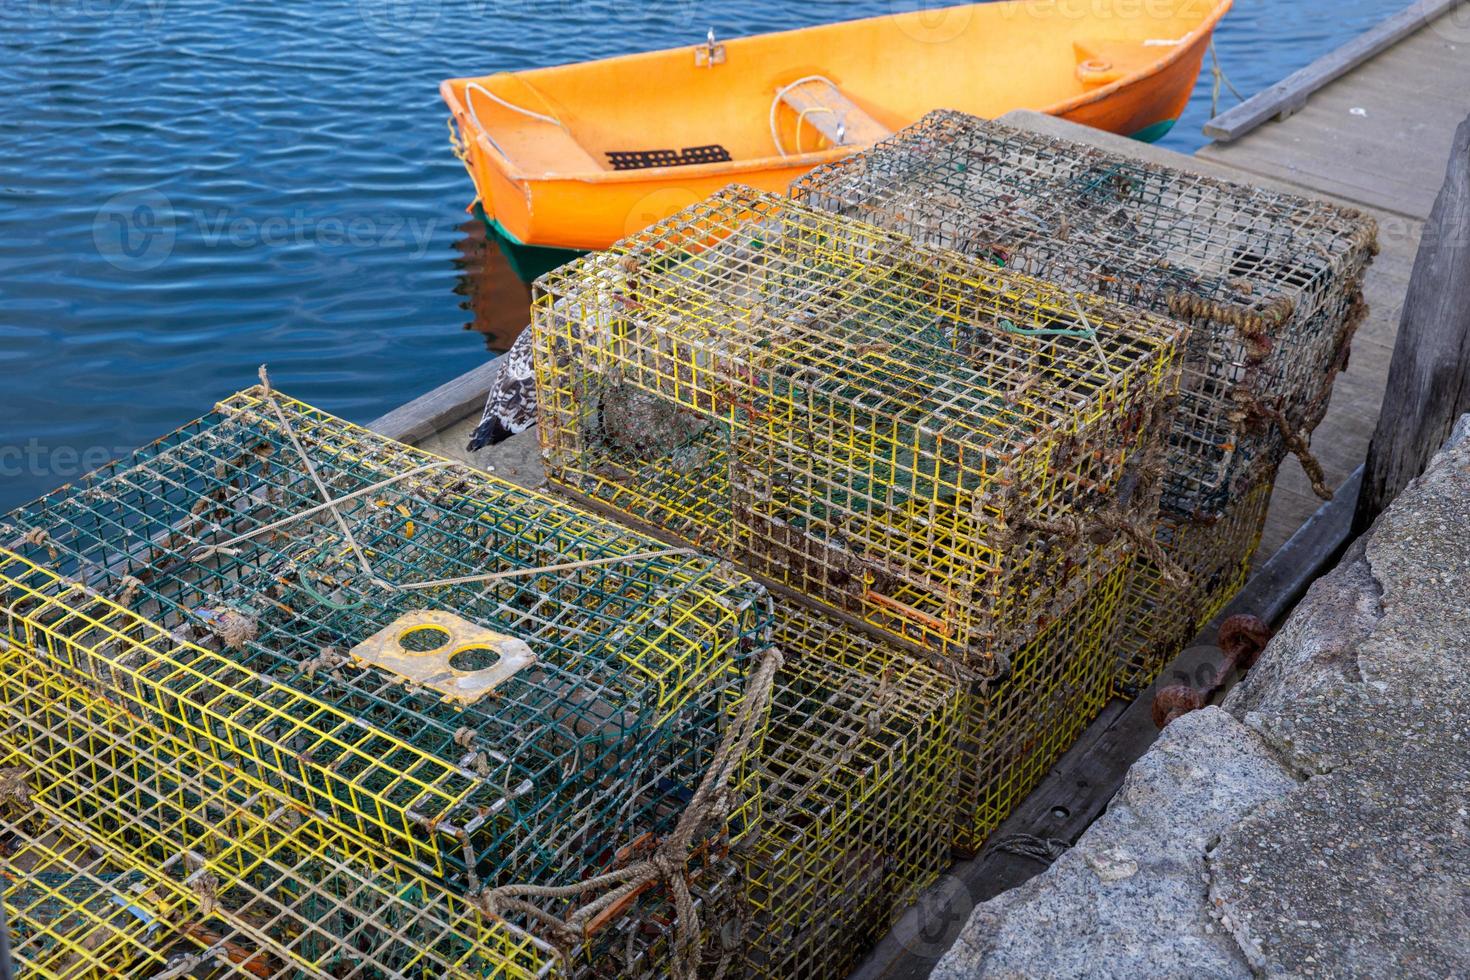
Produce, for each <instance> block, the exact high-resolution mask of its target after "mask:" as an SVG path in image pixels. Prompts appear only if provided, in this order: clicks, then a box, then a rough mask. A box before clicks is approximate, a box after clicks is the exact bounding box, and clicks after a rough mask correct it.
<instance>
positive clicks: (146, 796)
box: [0, 647, 557, 980]
mask: <svg viewBox="0 0 1470 980" xmlns="http://www.w3.org/2000/svg"><path fill="white" fill-rule="evenodd" d="M0 667H3V670H0V740H3V746H4V748H3V750H0V756H3V758H0V779H3V780H4V783H3V786H4V789H3V791H0V834H3V846H4V848H5V851H6V864H5V871H4V874H5V876H6V877H7V879H9V880H7V882H6V892H5V901H6V906H7V911H8V913H9V924H10V935H11V944H12V949H11V952H12V955H13V956H14V957H15V959H16V962H17V963H18V964H19V965H20V967H21V975H22V976H27V977H30V976H36V977H44V978H48V980H50V978H55V980H61V978H79V977H104V976H105V977H140V978H141V977H153V978H157V977H183V976H188V977H233V976H238V977H257V978H277V977H280V978H286V977H300V976H323V975H325V976H342V977H346V976H354V977H389V976H404V977H406V976H420V977H450V976H452V977H465V978H469V977H486V976H500V977H509V978H518V980H520V978H526V980H529V978H532V977H544V976H548V975H550V974H551V972H552V971H553V969H555V967H556V962H557V961H556V958H555V956H554V954H553V951H552V950H551V949H550V948H549V947H548V946H546V945H545V944H543V943H540V942H538V941H537V940H536V939H534V938H533V937H532V936H530V935H529V934H527V933H525V932H523V931H522V930H520V929H518V928H516V927H515V926H514V925H511V924H510V923H507V922H504V921H501V920H496V919H493V918H490V917H487V916H486V915H484V914H483V913H482V912H481V911H480V910H478V909H477V908H475V907H474V906H473V905H472V904H471V903H469V902H467V901H466V900H464V899H463V898H462V897H460V896H458V895H456V894H455V893H453V892H451V891H448V890H446V889H444V888H442V887H441V886H439V885H438V884H436V883H435V882H433V881H431V880H430V879H428V878H426V877H424V876H421V875H418V874H415V873H414V872H412V871H410V870H408V869H406V868H404V867H403V866H402V865H401V864H399V863H398V862H396V861H393V860H391V859H390V858H387V857H385V856H384V855H382V854H381V853H380V852H379V851H378V850H377V849H376V848H374V847H372V846H370V845H368V844H367V843H366V842H364V841H363V840H361V839H360V838H357V837H355V836H354V835H349V834H344V833H343V832H342V831H341V830H340V829H337V828H335V827H333V826H332V825H331V824H330V823H327V822H325V821H322V820H320V819H319V818H317V817H315V816H313V815H312V814H310V813H309V812H307V811H304V810H303V809H301V808H300V807H299V805H298V804H296V803H295V802H294V801H292V800H290V799H289V798H288V797H286V796H284V795H281V794H279V793H275V792H271V791H269V790H262V789H261V788H260V787H259V786H258V785H256V784H254V783H252V782H251V781H249V780H247V779H245V778H243V777H242V775H241V774H240V773H239V772H238V771H237V770H235V769H233V768H232V767H230V766H227V765H224V764H222V763H220V762H219V761H218V760H217V759H214V758H211V757H209V756H205V755H202V754H200V753H198V752H195V751H193V750H192V749H190V748H189V747H188V746H187V745H186V744H185V743H183V742H181V741H179V740H177V739H175V738H173V737H172V736H169V735H167V734H166V733H164V732H162V731H160V730H158V729H155V728H152V727H151V726H149V725H147V724H146V723H144V722H141V721H140V720H139V719H137V718H136V717H134V716H133V715H131V714H129V713H128V712H127V711H125V710H123V709H122V708H120V707H119V706H117V705H115V704H113V703H112V702H110V701H108V700H106V699H105V698H103V697H101V696H100V695H99V694H98V693H96V692H94V691H92V690H89V689H88V687H87V686H84V685H82V684H79V683H76V682H75V681H73V680H70V679H67V678H65V677H63V676H62V675H61V674H59V673H56V672H54V671H52V670H51V669H50V668H49V667H46V666H45V665H43V664H42V663H41V662H40V661H39V660H37V659H35V658H34V657H32V656H31V655H30V654H29V653H28V652H27V651H24V650H22V649H20V648H18V647H9V648H8V649H7V650H6V651H5V652H4V653H3V654H0Z"/></svg>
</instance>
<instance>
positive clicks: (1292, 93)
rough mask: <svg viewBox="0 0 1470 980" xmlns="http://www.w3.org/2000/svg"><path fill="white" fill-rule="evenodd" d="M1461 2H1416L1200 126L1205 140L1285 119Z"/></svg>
mask: <svg viewBox="0 0 1470 980" xmlns="http://www.w3.org/2000/svg"><path fill="white" fill-rule="evenodd" d="M1463 2H1465V0H1418V2H1417V3H1415V4H1413V5H1412V6H1410V7H1408V8H1406V9H1404V10H1401V11H1400V12H1398V13H1397V14H1394V15H1393V16H1392V17H1389V18H1388V19H1387V20H1385V21H1384V22H1383V23H1381V24H1379V25H1378V26H1377V27H1375V28H1373V29H1372V30H1370V31H1367V32H1365V33H1363V34H1361V35H1359V36H1358V37H1356V38H1354V39H1353V40H1351V41H1349V42H1348V43H1347V44H1344V45H1343V46H1342V47H1340V48H1337V49H1336V50H1335V51H1332V52H1331V53H1329V54H1327V55H1324V56H1323V57H1321V58H1318V59H1317V60H1316V61H1314V62H1312V63H1311V64H1310V65H1308V66H1307V67H1305V68H1303V69H1302V70H1301V71H1298V72H1295V73H1293V74H1291V75H1288V76H1287V77H1286V78H1284V79H1282V80H1281V81H1280V82H1277V83H1276V84H1275V85H1273V86H1271V87H1270V88H1268V89H1266V90H1265V91H1264V92H1260V93H1257V94H1256V95H1254V96H1252V97H1251V98H1249V99H1247V100H1246V101H1245V102H1242V103H1241V104H1240V105H1238V106H1235V107H1234V108H1232V109H1230V110H1228V111H1226V112H1223V113H1221V114H1220V115H1218V116H1216V117H1215V118H1214V119H1211V120H1210V121H1209V122H1208V123H1206V124H1205V135H1206V136H1209V137H1210V138H1211V139H1214V140H1217V141H1219V142H1221V143H1229V142H1232V141H1234V140H1237V139H1239V138H1240V137H1242V136H1244V135H1245V134H1246V133H1249V132H1251V131H1252V130H1253V129H1255V128H1256V127H1258V126H1260V125H1261V124H1262V123H1264V122H1266V121H1267V120H1269V119H1273V118H1286V117H1287V116H1290V115H1291V114H1292V113H1294V112H1298V111H1300V110H1301V109H1302V108H1303V107H1304V106H1305V105H1306V104H1307V100H1308V99H1309V98H1310V97H1311V95H1312V93H1314V92H1316V91H1318V90H1319V89H1321V88H1322V87H1323V86H1325V85H1327V84H1329V83H1330V82H1332V81H1334V80H1336V79H1338V78H1341V77H1342V76H1343V75H1345V74H1347V73H1348V72H1350V71H1352V70H1353V69H1354V68H1356V67H1358V66H1359V65H1361V64H1363V63H1364V62H1366V61H1368V60H1369V59H1371V58H1373V57H1374V56H1375V55H1378V54H1379V53H1381V52H1383V51H1385V50H1387V49H1388V48H1391V47H1393V46H1394V45H1395V44H1398V43H1399V42H1400V41H1402V40H1403V39H1404V38H1406V37H1409V36H1410V35H1411V34H1414V33H1416V32H1417V31H1419V30H1420V29H1422V28H1423V27H1425V26H1426V25H1428V24H1429V22H1430V21H1433V20H1435V19H1437V18H1439V17H1440V16H1441V15H1443V14H1445V13H1447V12H1448V11H1450V10H1451V9H1453V8H1454V7H1456V6H1458V5H1459V4H1461V3H1463Z"/></svg>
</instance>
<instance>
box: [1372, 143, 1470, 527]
mask: <svg viewBox="0 0 1470 980" xmlns="http://www.w3.org/2000/svg"><path fill="white" fill-rule="evenodd" d="M1466 411H1470V118H1467V119H1466V120H1465V121H1464V122H1462V123H1461V124H1460V128H1459V129H1458V130H1457V131H1456V133H1455V141H1454V145H1453V147H1452V148H1451V150H1450V159H1449V164H1448V166H1447V168H1446V171H1445V178H1444V185H1443V186H1442V187H1441V188H1440V192H1439V197H1438V198H1436V199H1435V202H1434V210H1433V211H1432V212H1431V213H1430V216H1429V223H1428V225H1427V226H1426V229H1425V233H1424V237H1423V241H1422V242H1421V244H1420V246H1419V254H1418V256H1417V257H1416V258H1415V260H1414V273H1413V276H1412V278H1411V279H1410V280H1409V292H1408V295H1407V296H1406V297H1405V299H1404V312H1403V318H1402V319H1401V320H1400V321H1399V333H1398V338H1397V340H1396V341H1395V343H1394V349H1393V360H1392V361H1391V362H1390V364H1389V369H1388V389H1387V394H1386V395H1385V398H1384V402H1383V410H1382V412H1381V413H1380V414H1379V417H1378V426H1377V428H1376V429H1374V431H1373V441H1372V443H1371V444H1370V446H1369V448H1368V462H1367V472H1366V475H1365V477H1364V480H1363V494H1362V497H1361V498H1360V499H1359V501H1358V509H1357V514H1356V517H1355V520H1354V525H1355V526H1356V527H1357V528H1358V529H1359V530H1364V529H1366V528H1367V527H1368V526H1369V525H1371V524H1372V523H1373V520H1374V518H1376V517H1377V516H1378V514H1379V513H1380V512H1381V511H1382V510H1383V509H1384V508H1385V507H1387V506H1388V505H1389V504H1390V503H1391V502H1392V501H1393V498H1394V497H1396V496H1397V495H1398V493H1399V491H1400V490H1402V489H1403V488H1404V487H1405V486H1406V485H1407V484H1408V482H1409V481H1410V480H1412V479H1414V477H1416V476H1418V475H1419V474H1420V473H1422V472H1423V471H1424V467H1425V465H1426V464H1427V463H1428V462H1429V458H1430V457H1431V456H1433V455H1434V453H1435V451H1436V450H1438V448H1439V447H1440V446H1441V445H1442V444H1443V443H1444V441H1445V438H1446V437H1447V436H1448V435H1449V432H1450V429H1451V427H1452V426H1453V425H1454V422H1455V419H1457V418H1459V416H1460V415H1462V414H1464V413H1465V412H1466Z"/></svg>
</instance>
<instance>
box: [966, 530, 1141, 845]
mask: <svg viewBox="0 0 1470 980" xmlns="http://www.w3.org/2000/svg"><path fill="white" fill-rule="evenodd" d="M1131 560H1132V559H1130V558H1129V557H1128V556H1127V555H1126V554H1124V553H1122V552H1120V551H1119V550H1117V549H1114V550H1113V551H1112V552H1111V553H1110V555H1109V556H1108V558H1107V559H1106V560H1105V561H1104V562H1103V563H1102V567H1101V568H1100V569H1099V570H1098V573H1097V577H1096V578H1095V579H1094V580H1093V583H1092V584H1091V587H1090V588H1086V589H1085V590H1080V594H1079V595H1077V596H1076V597H1075V598H1074V599H1073V600H1072V601H1071V602H1070V603H1069V604H1065V605H1061V606H1059V607H1058V608H1059V609H1060V610H1061V611H1060V612H1058V613H1057V615H1056V616H1055V617H1054V618H1053V619H1052V620H1051V621H1050V622H1049V624H1048V625H1047V627H1046V629H1045V630H1043V631H1042V633H1041V634H1040V635H1039V636H1037V637H1036V638H1035V639H1033V640H1032V641H1031V642H1030V643H1028V644H1027V645H1026V646H1025V647H1024V648H1023V649H1022V650H1020V651H1019V652H1018V653H1016V654H1015V655H1014V656H1013V657H1012V659H1011V663H1010V665H1009V669H1008V673H1007V674H1006V676H1005V677H1003V678H1002V679H1001V680H999V681H996V682H994V683H989V684H977V685H975V686H974V688H973V689H972V690H971V691H970V692H969V693H967V695H966V696H965V699H964V701H963V702H962V704H961V714H960V722H961V729H962V730H961V734H960V737H959V749H960V770H959V793H958V800H959V803H958V806H959V811H958V815H957V820H956V824H955V833H954V838H953V839H954V846H955V849H956V850H957V851H959V852H961V853H964V854H974V853H976V852H978V851H979V850H980V847H981V846H982V845H983V844H984V843H985V840H986V838H988V837H989V836H990V834H991V833H992V832H993V831H994V830H995V828H996V827H998V826H1000V824H1001V821H1003V820H1005V819H1006V817H1008V816H1010V814H1011V811H1012V810H1014V809H1015V808H1016V805H1017V804H1019V803H1020V802H1021V801H1022V800H1023V799H1025V798H1026V796H1027V795H1029V794H1030V792H1031V791H1032V790H1033V789H1035V788H1036V784H1037V783H1039V782H1040V781H1041V778H1042V777H1043V776H1045V775H1046V773H1047V770H1049V769H1050V768H1051V767H1052V765H1053V763H1055V762H1056V761H1057V759H1058V758H1060V757H1061V755H1062V753H1063V752H1065V751H1067V749H1068V748H1070V747H1071V745H1072V743H1073V742H1075V741H1076V740H1077V737H1078V736H1079V735H1081V734H1082V732H1083V730H1084V729H1085V728H1087V726H1088V725H1090V724H1091V723H1092V721H1093V719H1094V718H1096V717H1097V716H1098V713H1099V712H1101V711H1102V709H1103V706H1104V705H1105V704H1107V701H1108V697H1109V695H1110V693H1111V689H1112V682H1113V677H1114V675H1115V673H1116V649H1115V646H1114V644H1115V642H1116V637H1117V633H1118V629H1119V625H1120V621H1119V613H1120V610H1121V609H1122V608H1123V594H1124V587H1125V585H1126V583H1127V581H1128V577H1129V572H1130V568H1129V565H1130V561H1131Z"/></svg>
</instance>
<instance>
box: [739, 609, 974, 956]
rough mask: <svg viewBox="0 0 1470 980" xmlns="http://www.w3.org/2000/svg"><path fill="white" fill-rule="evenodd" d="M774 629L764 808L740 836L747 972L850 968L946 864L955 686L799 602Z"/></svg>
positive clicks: (782, 615) (953, 766)
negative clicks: (779, 665)
mask: <svg viewBox="0 0 1470 980" xmlns="http://www.w3.org/2000/svg"><path fill="white" fill-rule="evenodd" d="M776 642H777V644H778V645H779V646H780V647H781V648H782V650H783V651H784V652H785V654H786V656H787V663H786V666H785V667H784V668H783V670H782V672H781V674H780V675H779V676H778V678H777V681H776V690H775V693H774V696H773V700H772V705H771V729H770V733H769V735H768V737H767V740H766V749H765V752H764V754H763V756H762V759H761V769H762V772H763V797H764V799H765V801H766V804H765V810H764V814H763V817H762V820H761V823H760V824H759V826H758V828H757V831H756V832H755V833H753V834H752V835H751V836H750V838H749V839H747V840H746V841H743V842H742V843H741V844H739V845H737V851H738V852H740V853H742V854H743V855H744V860H743V867H744V870H745V886H746V897H747V901H748V902H749V915H750V921H749V923H748V924H747V927H746V930H745V932H746V937H745V942H744V943H743V961H744V967H745V971H746V974H745V975H746V976H751V977H769V978H780V980H794V978H808V980H815V978H821V977H834V978H835V977H844V976H846V975H847V974H848V973H849V972H850V970H851V969H852V967H853V966H854V965H855V964H856V963H857V961H858V960H859V959H860V958H861V957H862V955H863V953H864V951H865V950H866V949H867V948H868V946H869V945H871V943H872V942H874V941H875V940H876V939H878V938H879V937H880V936H882V935H883V933H884V932H886V931H887V930H888V928H889V926H891V925H892V923H893V922H894V920H895V919H896V918H897V916H898V915H899V914H900V913H901V912H902V910H903V909H904V908H905V907H907V906H908V905H909V904H911V903H912V902H913V901H914V900H915V899H916V898H917V896H918V894H919V892H920V891H922V890H923V889H924V888H926V887H927V886H928V885H929V884H931V883H932V882H933V881H934V880H936V879H937V878H938V876H939V874H940V873H941V872H942V871H943V870H944V869H945V868H946V867H947V866H948V865H949V862H950V851H949V829H950V822H951V820H950V815H951V813H952V812H953V808H954V788H955V778H956V775H957V769H956V767H957V765H958V761H959V760H958V756H957V754H956V742H955V738H956V733H957V731H958V725H959V718H958V707H959V687H958V686H957V685H956V683H955V682H954V681H953V680H951V679H949V678H947V677H945V676H944V675H942V674H941V673H939V672H938V671H936V670H934V669H932V668H930V667H928V666H926V665H924V664H922V663H919V662H917V661H915V660H912V659H910V658H908V657H906V656H904V655H903V654H902V653H900V652H898V651H897V650H896V649H895V648H893V647H892V646H890V645H888V644H884V643H882V642H881V641H877V640H875V639H873V638H871V637H869V636H867V635H866V634H864V633H862V632H860V631H858V630H854V629H852V628H851V627H847V626H845V625H843V624H841V623H839V622H837V621H835V620H833V619H831V618H829V617H826V616H823V615H822V614H820V613H817V612H814V611H810V610H807V609H804V608H802V607H801V606H800V605H798V604H796V603H792V602H781V601H778V603H777V611H776Z"/></svg>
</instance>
